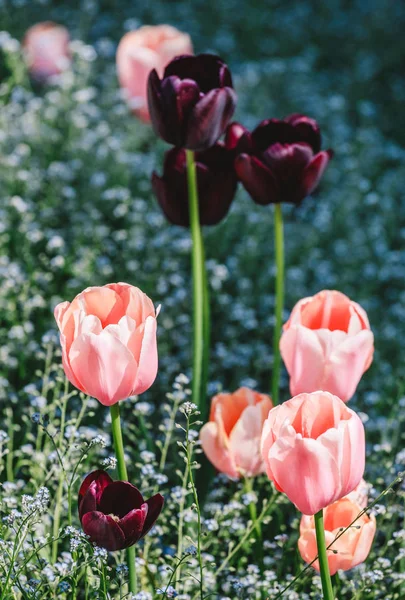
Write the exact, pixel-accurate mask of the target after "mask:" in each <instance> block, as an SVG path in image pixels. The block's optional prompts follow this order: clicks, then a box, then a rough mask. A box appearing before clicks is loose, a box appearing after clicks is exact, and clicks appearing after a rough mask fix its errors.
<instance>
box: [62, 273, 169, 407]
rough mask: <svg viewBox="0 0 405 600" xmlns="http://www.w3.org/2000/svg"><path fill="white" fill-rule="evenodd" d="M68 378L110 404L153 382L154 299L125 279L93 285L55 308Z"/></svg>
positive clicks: (138, 391) (154, 374)
mask: <svg viewBox="0 0 405 600" xmlns="http://www.w3.org/2000/svg"><path fill="white" fill-rule="evenodd" d="M55 319H56V322H57V324H58V327H59V330H60V341H61V345H62V361H63V367H64V369H65V373H66V376H67V378H68V379H69V381H70V382H71V383H72V384H73V385H74V386H75V387H77V388H78V389H79V390H81V391H82V392H85V393H86V394H89V396H93V397H94V398H97V400H99V401H100V402H101V404H104V405H105V406H111V405H112V404H115V403H116V402H118V401H119V400H124V399H125V398H127V397H128V396H132V395H133V394H142V392H145V391H146V390H147V389H148V388H149V387H150V386H151V385H152V383H153V382H154V380H155V378H156V374H157V367H158V356H157V344H156V313H155V308H154V306H153V303H152V301H151V300H150V298H148V296H146V294H144V293H143V292H141V290H140V289H139V288H136V287H133V286H132V285H128V284H127V283H110V284H108V285H104V286H102V287H89V288H87V289H86V290H84V291H83V292H81V293H80V294H79V295H78V296H76V298H75V299H74V300H73V302H71V303H70V302H62V303H61V304H58V306H57V307H56V308H55Z"/></svg>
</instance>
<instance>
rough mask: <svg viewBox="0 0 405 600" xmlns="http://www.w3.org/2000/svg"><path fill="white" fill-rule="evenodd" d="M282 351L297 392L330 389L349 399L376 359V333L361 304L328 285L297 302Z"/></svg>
mask: <svg viewBox="0 0 405 600" xmlns="http://www.w3.org/2000/svg"><path fill="white" fill-rule="evenodd" d="M280 352H281V355H282V357H283V360H284V363H285V366H286V368H287V371H288V373H289V375H290V392H291V394H292V395H293V396H295V395H296V394H301V393H303V392H314V391H315V390H325V391H328V392H330V393H331V394H336V396H338V397H339V398H341V399H342V400H343V401H344V402H347V401H348V400H350V398H351V397H352V396H353V394H354V393H355V391H356V387H357V385H358V383H359V381H360V379H361V376H362V375H363V373H364V372H365V371H366V370H367V369H368V368H369V366H370V365H371V363H372V360H373V352H374V337H373V334H372V332H371V331H370V324H369V322H368V318H367V314H366V312H365V311H364V310H363V309H362V308H361V306H359V305H358V304H357V303H356V302H353V301H352V300H350V299H349V298H348V297H347V296H345V295H344V294H342V293H341V292H336V291H333V290H324V291H322V292H319V293H318V294H316V295H315V296H312V297H310V298H304V299H303V300H300V301H299V302H298V303H297V304H296V305H295V307H294V308H293V311H292V313H291V316H290V318H289V320H288V321H287V323H286V324H285V325H284V331H283V334H282V336H281V340H280Z"/></svg>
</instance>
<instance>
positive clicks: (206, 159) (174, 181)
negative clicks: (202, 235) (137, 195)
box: [152, 142, 237, 227]
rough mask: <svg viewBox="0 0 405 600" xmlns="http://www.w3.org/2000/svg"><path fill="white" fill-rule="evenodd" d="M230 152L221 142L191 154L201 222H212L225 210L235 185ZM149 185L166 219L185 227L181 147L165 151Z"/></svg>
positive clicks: (185, 193) (184, 173)
mask: <svg viewBox="0 0 405 600" xmlns="http://www.w3.org/2000/svg"><path fill="white" fill-rule="evenodd" d="M234 156H235V155H234V153H233V152H230V151H229V150H227V148H226V147H225V145H224V144H223V143H222V142H217V143H216V144H215V146H212V147H211V148H209V149H208V150H205V151H204V152H197V153H196V155H195V161H196V172H197V186H198V200H199V212H200V224H201V225H216V224H217V223H219V222H220V221H221V220H222V219H223V218H224V217H225V216H226V214H227V213H228V210H229V207H230V205H231V203H232V200H233V198H234V196H235V192H236V187H237V178H236V173H235V170H234V166H233V161H234ZM152 187H153V191H154V192H155V195H156V197H157V199H158V202H159V204H160V206H161V208H162V210H163V212H164V214H165V216H166V218H167V219H168V221H170V223H172V224H173V225H181V226H183V227H188V226H189V225H190V215H189V204H188V189H187V165H186V152H185V150H183V149H182V148H172V149H171V150H169V151H168V152H166V156H165V161H164V167H163V175H162V177H159V176H158V175H157V174H156V173H153V175H152Z"/></svg>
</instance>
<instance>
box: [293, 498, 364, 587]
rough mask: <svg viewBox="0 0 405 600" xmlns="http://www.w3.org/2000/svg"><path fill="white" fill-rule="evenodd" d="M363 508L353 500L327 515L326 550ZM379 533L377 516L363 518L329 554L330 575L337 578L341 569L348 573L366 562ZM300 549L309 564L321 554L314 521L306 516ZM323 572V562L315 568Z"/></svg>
mask: <svg viewBox="0 0 405 600" xmlns="http://www.w3.org/2000/svg"><path fill="white" fill-rule="evenodd" d="M361 510H362V507H361V506H360V505H359V504H356V503H355V502H353V501H352V500H350V498H349V497H345V498H341V499H340V500H338V501H337V502H334V503H333V504H331V505H330V506H328V507H327V508H326V509H325V511H324V527H325V540H326V546H329V544H331V543H332V542H333V541H334V539H335V538H336V536H337V535H339V533H340V532H341V529H342V528H343V529H345V528H346V527H348V526H349V525H350V523H351V522H352V521H354V519H355V518H356V517H357V515H358V514H359V513H360V512H361ZM375 532H376V520H375V517H374V516H373V515H371V516H368V515H367V514H363V515H362V516H361V517H359V518H358V519H357V521H356V522H355V524H354V525H353V526H352V527H350V528H349V529H348V530H347V531H345V533H343V535H341V536H340V537H339V538H338V539H337V540H336V541H335V542H334V543H333V546H332V547H331V549H330V550H327V557H328V563H329V571H330V574H331V575H334V574H335V573H336V571H338V570H339V569H341V570H343V571H348V570H349V569H352V568H353V567H355V566H356V565H359V564H360V563H362V562H364V561H365V560H366V558H367V556H368V555H369V552H370V549H371V545H372V543H373V539H374V535H375ZM298 549H299V551H300V554H301V556H302V558H303V559H304V560H305V562H308V563H310V562H312V561H313V560H314V558H315V556H317V554H318V550H317V545H316V533H315V522H314V517H311V516H307V515H303V516H302V518H301V524H300V538H299V540H298ZM313 567H314V569H316V570H317V571H319V561H317V560H316V561H315V562H314V564H313Z"/></svg>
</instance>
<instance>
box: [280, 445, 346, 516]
mask: <svg viewBox="0 0 405 600" xmlns="http://www.w3.org/2000/svg"><path fill="white" fill-rule="evenodd" d="M298 458H299V459H298ZM268 460H269V463H271V470H272V473H273V477H274V481H275V482H276V483H277V485H278V486H279V487H280V488H281V489H282V490H283V491H284V492H285V493H286V494H287V496H288V498H289V499H290V500H291V502H293V504H295V506H296V507H297V508H298V510H299V511H300V512H302V513H304V514H306V515H313V514H315V513H317V512H318V511H319V510H320V509H321V508H325V506H328V504H330V503H331V502H333V501H334V500H335V499H336V497H335V493H336V489H337V487H339V470H338V466H337V464H336V461H335V459H334V457H333V456H332V455H331V453H330V452H329V451H328V450H327V449H326V448H322V446H321V445H320V444H318V443H317V442H316V441H315V440H312V439H308V438H306V439H302V438H301V437H300V436H296V437H295V439H293V440H292V439H291V437H290V438H289V439H287V438H286V436H285V437H282V436H281V437H279V438H278V440H277V441H276V442H275V443H274V444H273V445H272V447H271V448H270V451H269V455H268Z"/></svg>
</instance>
